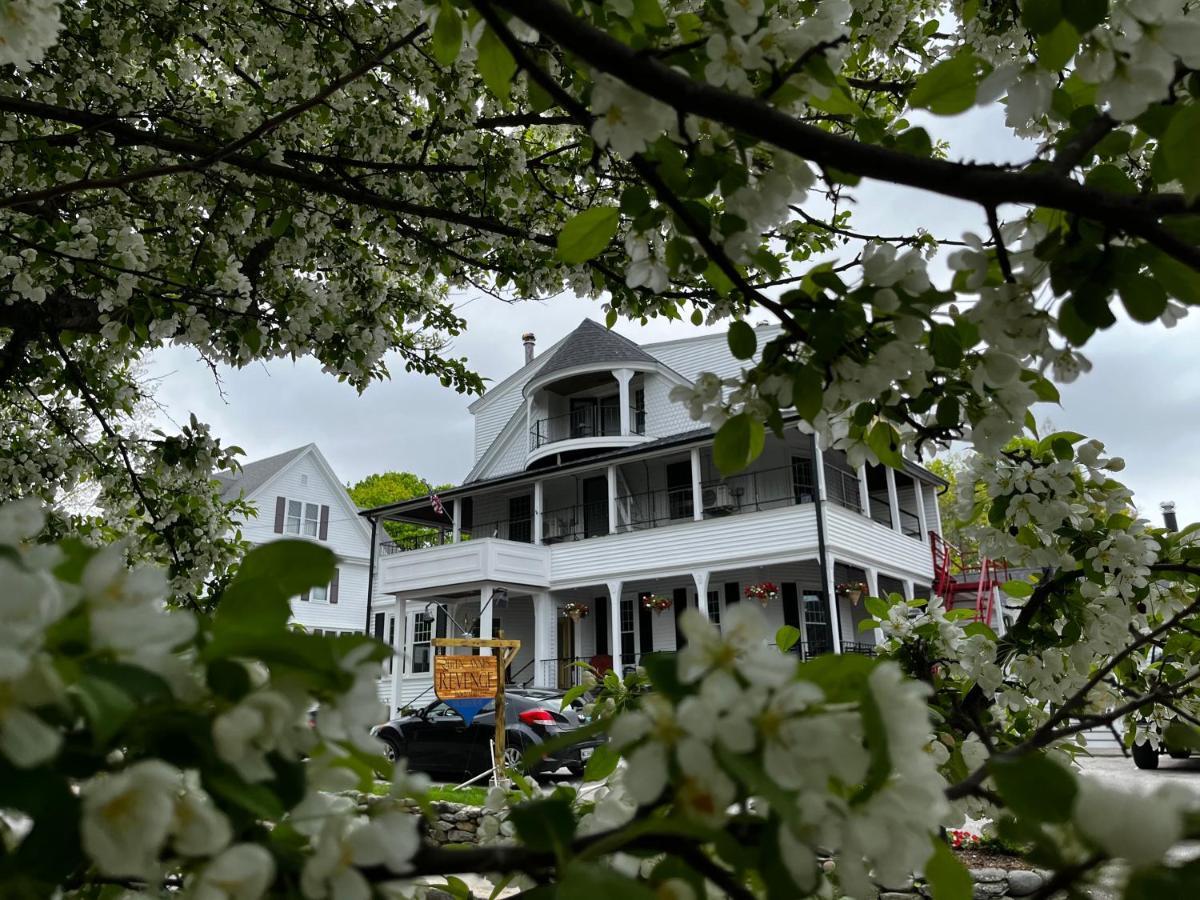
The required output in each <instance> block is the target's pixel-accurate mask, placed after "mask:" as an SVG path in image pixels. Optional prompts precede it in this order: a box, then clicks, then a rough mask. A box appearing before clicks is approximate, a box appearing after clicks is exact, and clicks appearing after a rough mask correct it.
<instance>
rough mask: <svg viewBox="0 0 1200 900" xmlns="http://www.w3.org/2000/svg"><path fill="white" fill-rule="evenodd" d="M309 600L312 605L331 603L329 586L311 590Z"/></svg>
mask: <svg viewBox="0 0 1200 900" xmlns="http://www.w3.org/2000/svg"><path fill="white" fill-rule="evenodd" d="M308 599H309V601H310V602H312V603H327V602H328V601H329V586H328V585H325V584H321V585H317V586H316V587H314V588H309V591H308Z"/></svg>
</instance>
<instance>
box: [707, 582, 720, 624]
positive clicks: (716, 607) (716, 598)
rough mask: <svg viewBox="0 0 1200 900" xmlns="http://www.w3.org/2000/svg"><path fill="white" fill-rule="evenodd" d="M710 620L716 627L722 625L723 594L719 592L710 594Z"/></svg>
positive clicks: (710, 592)
mask: <svg viewBox="0 0 1200 900" xmlns="http://www.w3.org/2000/svg"><path fill="white" fill-rule="evenodd" d="M708 618H709V619H710V620H711V621H712V623H713V624H714V625H717V626H720V624H721V594H720V593H719V592H718V591H709V592H708Z"/></svg>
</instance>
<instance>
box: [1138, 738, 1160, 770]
mask: <svg viewBox="0 0 1200 900" xmlns="http://www.w3.org/2000/svg"><path fill="white" fill-rule="evenodd" d="M1133 764H1134V765H1135V766H1137V767H1138V768H1139V769H1157V768H1158V751H1157V750H1155V749H1154V748H1153V747H1151V746H1150V745H1149V744H1148V743H1144V742H1143V743H1140V744H1134V745H1133Z"/></svg>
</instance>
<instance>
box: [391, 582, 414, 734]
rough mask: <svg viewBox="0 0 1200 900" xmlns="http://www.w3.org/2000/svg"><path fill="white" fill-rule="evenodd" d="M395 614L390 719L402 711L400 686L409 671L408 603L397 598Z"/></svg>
mask: <svg viewBox="0 0 1200 900" xmlns="http://www.w3.org/2000/svg"><path fill="white" fill-rule="evenodd" d="M393 612H394V614H395V616H396V630H395V631H394V632H393V633H392V652H393V653H394V654H395V657H394V659H393V660H392V708H391V709H390V710H389V711H388V714H389V717H390V716H391V715H394V714H395V713H396V711H397V710H399V709H400V685H401V684H402V683H403V682H404V673H405V671H407V669H408V664H407V658H408V654H407V652H406V651H407V648H408V641H409V634H408V631H409V629H408V602H407V601H405V600H402V599H400V598H399V597H397V598H396V606H395V609H394V610H393Z"/></svg>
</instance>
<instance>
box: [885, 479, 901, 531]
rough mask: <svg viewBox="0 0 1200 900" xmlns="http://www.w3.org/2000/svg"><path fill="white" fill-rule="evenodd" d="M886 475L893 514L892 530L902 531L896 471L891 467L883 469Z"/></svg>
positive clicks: (889, 503) (889, 501)
mask: <svg viewBox="0 0 1200 900" xmlns="http://www.w3.org/2000/svg"><path fill="white" fill-rule="evenodd" d="M883 471H884V474H886V475H887V489H888V506H889V507H890V509H891V513H892V530H893V531H899V530H900V527H901V526H900V500H899V498H898V497H897V496H896V470H895V469H893V468H892V467H891V466H884V467H883Z"/></svg>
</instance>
